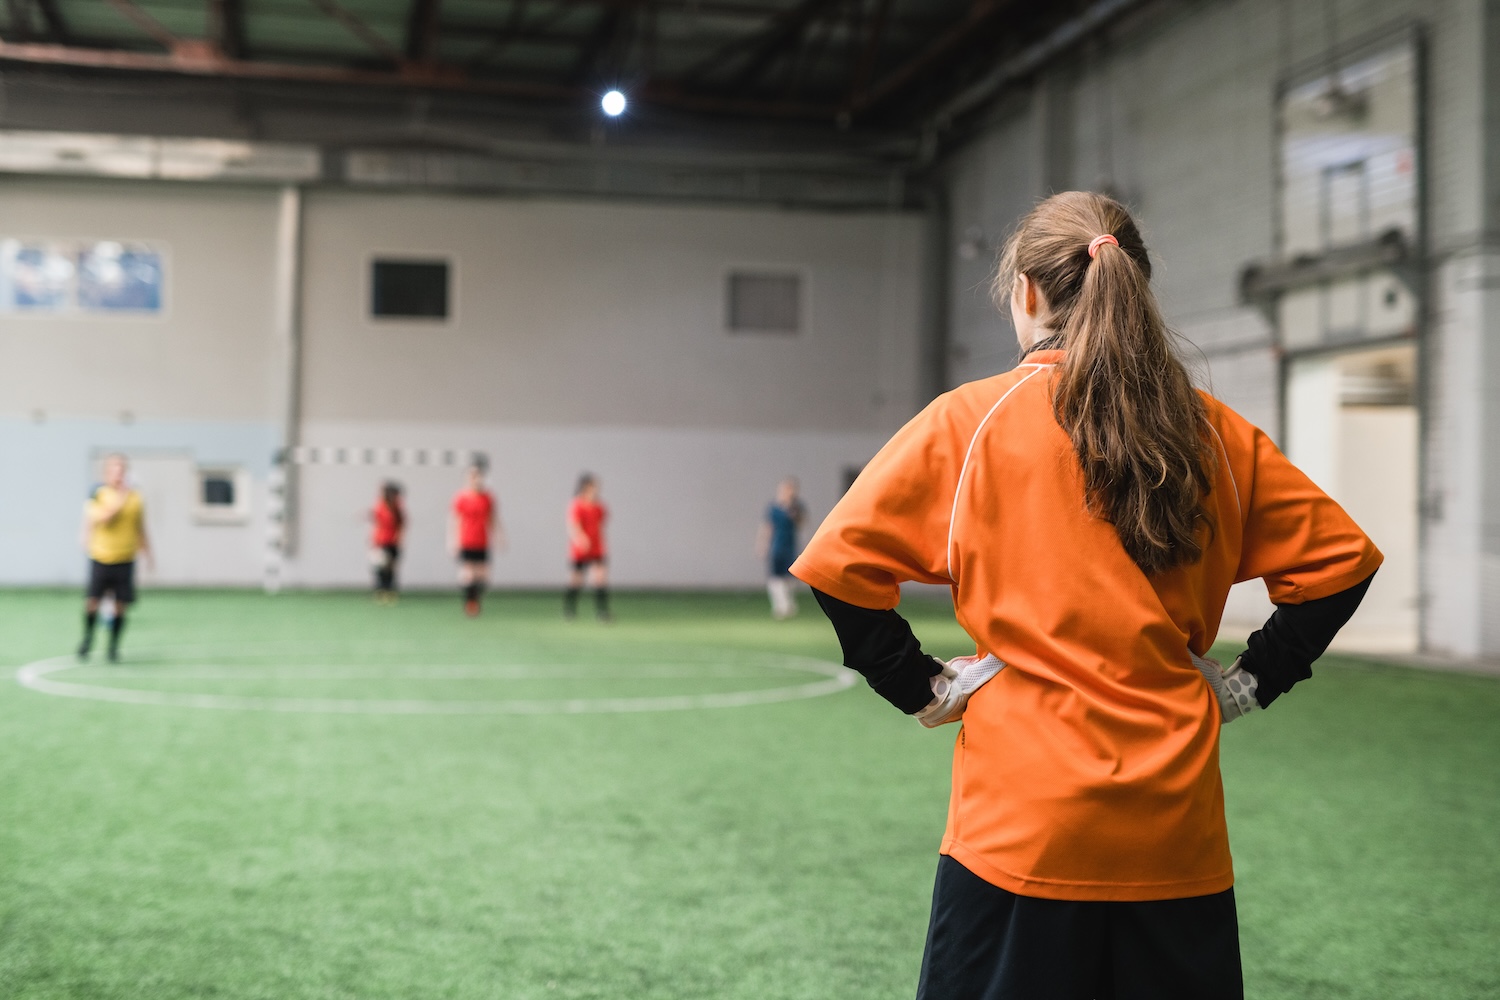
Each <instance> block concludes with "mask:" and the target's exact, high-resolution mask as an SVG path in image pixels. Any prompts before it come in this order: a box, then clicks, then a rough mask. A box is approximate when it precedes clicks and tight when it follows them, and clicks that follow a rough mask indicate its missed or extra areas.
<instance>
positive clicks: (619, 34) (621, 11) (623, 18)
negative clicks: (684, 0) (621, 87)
mask: <svg viewBox="0 0 1500 1000" xmlns="http://www.w3.org/2000/svg"><path fill="white" fill-rule="evenodd" d="M639 10H640V3H639V0H623V2H620V3H613V4H608V5H606V6H605V7H604V9H603V10H602V11H600V13H599V20H598V21H597V22H595V26H594V30H593V31H592V32H590V33H589V35H588V38H587V40H585V41H584V43H583V45H582V47H580V48H579V50H578V58H577V60H576V61H575V62H574V64H573V72H572V75H571V77H570V78H571V79H572V80H573V82H574V83H577V84H587V83H597V82H599V79H600V72H601V68H603V67H604V60H605V59H606V58H607V57H608V56H609V55H610V54H611V53H612V52H613V51H614V50H615V49H616V48H617V47H618V46H619V45H620V44H621V42H622V41H623V40H624V39H625V36H626V35H628V34H629V33H630V31H631V30H632V29H633V28H634V27H635V25H636V16H637V14H638V13H639ZM621 68H622V67H619V66H615V67H613V69H614V70H615V71H616V72H618V71H619V70H620V69H621ZM609 82H613V81H609Z"/></svg>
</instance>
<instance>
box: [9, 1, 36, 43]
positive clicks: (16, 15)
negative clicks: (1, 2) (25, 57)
mask: <svg viewBox="0 0 1500 1000" xmlns="http://www.w3.org/2000/svg"><path fill="white" fill-rule="evenodd" d="M5 11H6V19H5V32H6V34H8V35H10V37H12V38H14V39H16V40H17V41H22V42H29V41H31V4H30V2H29V0H5Z"/></svg>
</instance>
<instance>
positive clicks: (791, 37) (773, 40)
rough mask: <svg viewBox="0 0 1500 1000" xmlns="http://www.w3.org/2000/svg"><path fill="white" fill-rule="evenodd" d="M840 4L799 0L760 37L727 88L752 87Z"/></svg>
mask: <svg viewBox="0 0 1500 1000" xmlns="http://www.w3.org/2000/svg"><path fill="white" fill-rule="evenodd" d="M843 2H844V0H802V2H801V3H799V4H798V5H797V6H796V7H793V8H792V9H791V10H790V11H788V12H787V13H786V14H785V15H784V16H782V17H781V18H780V19H779V23H777V24H776V25H774V26H773V27H772V28H771V29H770V30H768V31H766V32H765V33H764V34H763V35H761V36H760V38H759V39H758V40H757V41H756V43H755V45H754V47H753V48H752V49H751V50H750V55H749V56H748V58H746V60H745V62H744V64H743V65H742V66H741V67H740V69H739V71H738V72H737V73H735V75H734V78H733V82H732V84H731V86H733V87H734V88H740V87H747V86H750V85H752V84H754V83H755V82H756V81H758V80H759V79H760V78H761V76H763V75H764V74H765V71H766V70H767V69H769V68H770V67H771V66H772V65H773V64H774V63H776V62H777V61H778V60H780V59H782V58H784V57H785V56H787V55H789V54H790V53H791V52H793V51H795V50H796V49H797V47H798V46H799V45H801V44H802V38H803V35H804V33H805V32H806V31H807V29H808V27H809V26H810V25H812V24H813V23H814V22H815V21H817V20H818V19H819V18H821V17H822V16H823V15H824V14H826V13H828V12H829V11H830V10H831V9H833V8H835V7H837V6H839V5H840V4H842V3H843Z"/></svg>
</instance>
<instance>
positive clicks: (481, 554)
mask: <svg viewBox="0 0 1500 1000" xmlns="http://www.w3.org/2000/svg"><path fill="white" fill-rule="evenodd" d="M458 561H459V562H466V563H487V562H489V561H490V550H489V549H459V550H458Z"/></svg>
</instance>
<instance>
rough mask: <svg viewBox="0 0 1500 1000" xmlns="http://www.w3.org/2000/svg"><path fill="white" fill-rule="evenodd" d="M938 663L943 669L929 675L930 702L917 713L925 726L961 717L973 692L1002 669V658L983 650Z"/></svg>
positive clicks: (945, 723)
mask: <svg viewBox="0 0 1500 1000" xmlns="http://www.w3.org/2000/svg"><path fill="white" fill-rule="evenodd" d="M933 659H934V660H937V657H935V656H934V657H933ZM937 662H938V663H941V664H942V667H943V669H942V672H941V673H937V674H934V675H933V676H932V677H931V678H930V683H931V684H932V694H933V698H932V702H931V704H929V705H928V706H927V707H926V708H924V709H922V711H920V712H918V713H916V720H917V721H918V722H920V723H921V724H922V725H924V726H926V727H927V728H928V729H936V728H937V727H938V726H943V725H947V724H948V723H950V722H957V721H958V720H960V719H962V718H963V717H964V708H965V707H966V706H967V705H968V704H969V698H970V697H972V696H973V694H974V692H975V691H978V690H979V689H980V688H982V687H984V686H985V685H986V684H988V683H989V681H990V679H991V678H993V677H994V676H995V675H996V674H998V673H999V672H1000V671H1002V670H1004V669H1005V661H1004V660H1001V659H999V658H998V657H996V656H995V655H994V654H993V653H986V654H985V655H984V656H979V655H978V654H975V655H973V656H955V657H954V658H953V659H951V660H949V661H948V662H947V663H943V661H942V660H937Z"/></svg>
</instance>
